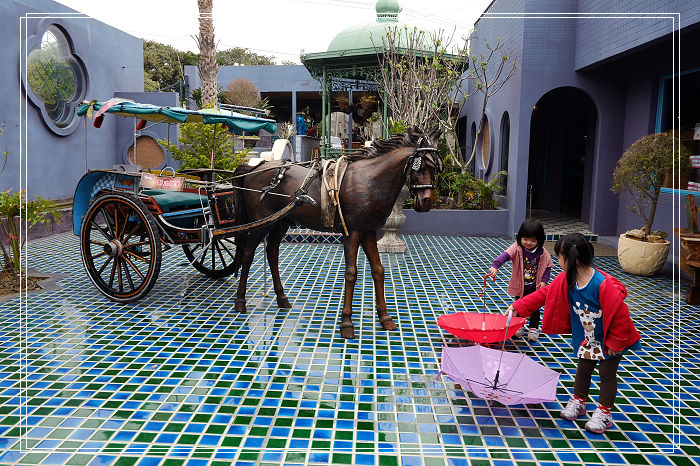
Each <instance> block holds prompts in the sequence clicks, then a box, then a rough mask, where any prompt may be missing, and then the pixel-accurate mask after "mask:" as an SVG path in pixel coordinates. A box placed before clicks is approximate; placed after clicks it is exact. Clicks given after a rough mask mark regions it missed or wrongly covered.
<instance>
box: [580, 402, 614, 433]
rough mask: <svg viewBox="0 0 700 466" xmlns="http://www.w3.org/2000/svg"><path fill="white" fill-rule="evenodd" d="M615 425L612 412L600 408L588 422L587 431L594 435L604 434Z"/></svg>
mask: <svg viewBox="0 0 700 466" xmlns="http://www.w3.org/2000/svg"><path fill="white" fill-rule="evenodd" d="M612 425H613V423H612V415H611V414H610V411H605V410H603V409H601V408H600V406H599V407H598V408H596V410H595V411H593V414H592V415H591V418H590V419H589V420H588V422H586V426H585V427H586V430H589V431H591V432H593V433H594V434H602V433H603V432H605V431H606V430H608V429H609V428H611V427H612Z"/></svg>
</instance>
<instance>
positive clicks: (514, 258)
mask: <svg viewBox="0 0 700 466" xmlns="http://www.w3.org/2000/svg"><path fill="white" fill-rule="evenodd" d="M544 239H545V236H544V227H543V226H542V224H541V223H540V222H536V221H534V220H525V221H524V222H523V224H522V225H520V230H518V234H517V235H516V236H515V240H516V241H515V243H513V244H511V245H510V246H509V247H508V249H506V250H505V252H503V253H502V254H501V255H499V256H498V257H497V258H496V259H494V261H493V263H492V264H491V268H490V269H489V271H488V273H487V274H486V276H487V277H495V276H496V271H497V270H498V268H499V267H500V266H502V265H503V264H504V263H506V262H507V261H511V262H512V263H513V272H512V273H511V275H510V283H509V284H508V294H509V295H511V296H515V297H516V298H522V297H523V296H526V295H529V294H530V293H532V292H534V291H535V290H537V289H539V288H542V287H543V286H544V285H545V284H546V283H547V282H548V281H549V274H550V272H551V270H552V265H553V264H552V257H551V256H550V255H549V253H548V252H547V251H546V250H545V249H544ZM539 327H540V310H539V309H538V310H537V311H535V312H533V313H532V316H531V317H530V321H529V322H528V328H529V330H528V332H527V339H528V340H530V341H537V339H538V338H539V336H540V330H539ZM524 334H525V327H522V328H520V329H519V330H518V332H517V333H516V334H515V336H517V337H522V336H523V335H524Z"/></svg>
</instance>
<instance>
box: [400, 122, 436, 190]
mask: <svg viewBox="0 0 700 466" xmlns="http://www.w3.org/2000/svg"><path fill="white" fill-rule="evenodd" d="M424 142H427V143H428V144H430V140H429V139H428V138H427V137H425V136H421V137H420V139H418V143H417V144H416V150H415V151H414V152H413V154H412V155H411V156H410V157H409V158H408V160H407V161H406V167H405V168H404V177H405V179H406V185H407V186H408V190H409V191H410V193H411V194H415V192H416V191H418V190H420V189H435V175H436V173H439V172H441V171H442V168H443V164H442V159H441V158H440V156H439V155H438V150H437V148H435V147H432V145H428V146H426V147H421V145H422V144H423V143H424ZM424 164H426V165H428V166H429V167H432V168H433V170H432V171H431V175H430V184H411V175H412V174H413V173H415V172H419V171H420V170H421V169H422V168H423V165H424Z"/></svg>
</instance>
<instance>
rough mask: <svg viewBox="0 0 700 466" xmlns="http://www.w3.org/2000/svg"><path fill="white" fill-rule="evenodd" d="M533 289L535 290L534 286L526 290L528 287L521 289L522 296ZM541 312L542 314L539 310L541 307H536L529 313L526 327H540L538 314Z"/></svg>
mask: <svg viewBox="0 0 700 466" xmlns="http://www.w3.org/2000/svg"><path fill="white" fill-rule="evenodd" d="M534 291H535V289H534V288H531V289H530V290H528V289H527V288H526V289H525V290H523V296H527V295H529V294H530V293H533V292H534ZM517 299H520V298H517ZM541 314H542V310H541V309H537V310H536V311H535V312H533V313H532V314H531V315H530V321H529V322H528V325H527V327H528V328H539V327H540V315H541Z"/></svg>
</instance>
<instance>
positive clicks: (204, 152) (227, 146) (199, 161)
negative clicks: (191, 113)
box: [158, 123, 250, 170]
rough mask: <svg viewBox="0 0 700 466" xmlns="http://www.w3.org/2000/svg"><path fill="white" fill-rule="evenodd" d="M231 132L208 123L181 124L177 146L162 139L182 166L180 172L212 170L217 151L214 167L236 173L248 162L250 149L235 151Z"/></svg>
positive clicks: (220, 126) (160, 141) (163, 143)
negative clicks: (244, 162)
mask: <svg viewBox="0 0 700 466" xmlns="http://www.w3.org/2000/svg"><path fill="white" fill-rule="evenodd" d="M215 129H216V148H214V144H215V141H214V130H215ZM231 139H232V136H231V133H229V132H228V130H227V129H226V126H224V125H219V124H216V125H212V124H204V123H183V124H181V125H180V137H179V138H178V142H179V143H180V146H179V147H178V145H177V144H173V143H171V142H170V141H166V140H163V139H160V140H159V141H158V142H159V143H160V144H161V145H163V147H165V149H166V150H168V151H169V152H170V153H171V154H173V158H174V159H175V160H178V161H180V162H181V163H182V165H181V166H180V169H188V168H210V167H211V153H212V150H214V149H215V152H214V168H215V169H218V170H235V169H236V167H237V166H238V165H240V163H241V162H242V161H243V160H244V159H245V157H246V155H247V154H248V152H249V151H250V149H243V150H241V151H239V152H235V151H234V149H233V142H232V140H231Z"/></svg>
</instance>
